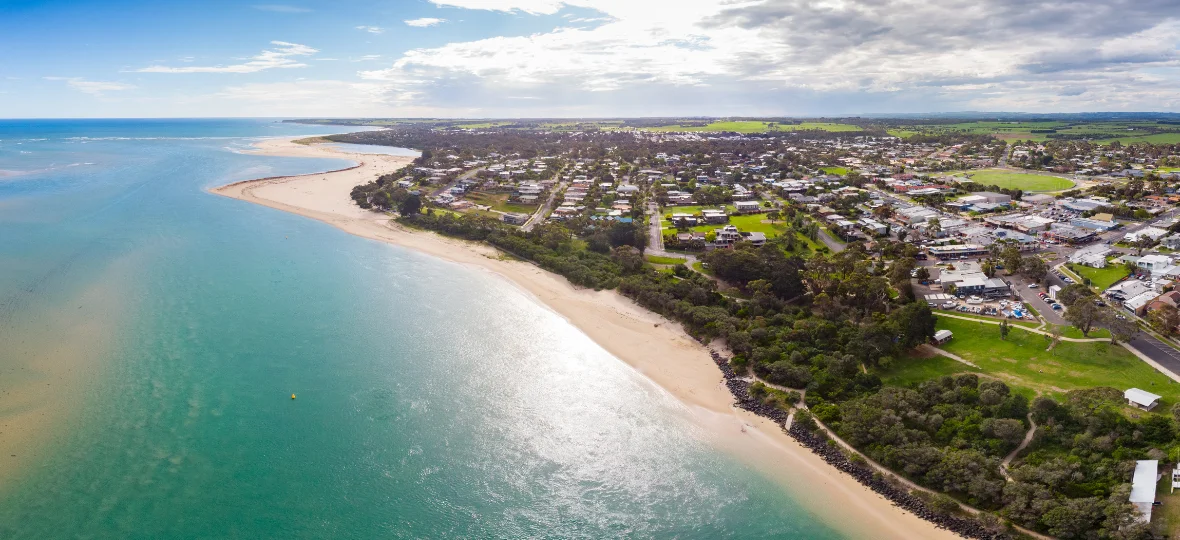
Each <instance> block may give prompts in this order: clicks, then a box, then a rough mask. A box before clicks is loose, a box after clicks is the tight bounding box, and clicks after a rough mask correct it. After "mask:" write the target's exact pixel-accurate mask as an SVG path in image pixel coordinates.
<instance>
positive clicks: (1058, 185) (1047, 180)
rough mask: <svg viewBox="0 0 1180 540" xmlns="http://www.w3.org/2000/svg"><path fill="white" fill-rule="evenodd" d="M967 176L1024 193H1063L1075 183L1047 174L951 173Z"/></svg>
mask: <svg viewBox="0 0 1180 540" xmlns="http://www.w3.org/2000/svg"><path fill="white" fill-rule="evenodd" d="M951 174H955V175H958V176H966V177H968V178H969V179H970V180H971V181H972V182H975V183H977V184H983V185H988V186H999V187H1001V188H1006V189H1023V190H1024V191H1061V190H1065V189H1069V188H1072V187H1073V186H1074V183H1073V181H1071V180H1069V179H1067V178H1061V177H1060V176H1049V175H1045V174H1029V173H1018V172H1009V171H999V170H986V169H985V170H978V171H960V172H956V173H951Z"/></svg>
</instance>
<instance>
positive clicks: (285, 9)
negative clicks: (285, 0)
mask: <svg viewBox="0 0 1180 540" xmlns="http://www.w3.org/2000/svg"><path fill="white" fill-rule="evenodd" d="M252 7H253V8H254V9H257V10H259V11H273V12H275V13H310V12H311V10H310V9H307V8H305V7H298V6H288V5H284V4H261V5H256V6H252Z"/></svg>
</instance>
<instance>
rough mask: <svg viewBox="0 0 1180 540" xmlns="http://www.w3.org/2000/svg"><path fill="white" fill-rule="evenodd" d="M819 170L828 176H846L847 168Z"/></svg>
mask: <svg viewBox="0 0 1180 540" xmlns="http://www.w3.org/2000/svg"><path fill="white" fill-rule="evenodd" d="M820 170H821V171H823V172H826V173H828V174H838V175H840V176H844V175H846V174H848V167H824V168H822V169H820Z"/></svg>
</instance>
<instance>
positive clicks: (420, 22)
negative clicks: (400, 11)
mask: <svg viewBox="0 0 1180 540" xmlns="http://www.w3.org/2000/svg"><path fill="white" fill-rule="evenodd" d="M404 22H405V23H406V24H407V25H410V26H416V27H418V28H426V27H428V26H435V25H437V24H442V23H445V22H447V20H446V19H436V18H434V17H422V18H421V19H410V20H408V21H404Z"/></svg>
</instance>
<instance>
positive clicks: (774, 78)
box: [0, 0, 1180, 118]
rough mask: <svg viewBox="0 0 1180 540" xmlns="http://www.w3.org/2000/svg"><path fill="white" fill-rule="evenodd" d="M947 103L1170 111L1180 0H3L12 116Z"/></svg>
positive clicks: (1, 64)
mask: <svg viewBox="0 0 1180 540" xmlns="http://www.w3.org/2000/svg"><path fill="white" fill-rule="evenodd" d="M272 2H273V3H272ZM950 111H1012V112H1016V111H1021V112H1039V113H1046V112H1090V111H1168V112H1178V111H1180V0H1135V1H1132V0H1073V1H1055V2H1037V1H1032V2H1030V1H1025V0H940V1H938V2H930V1H914V0H867V1H848V0H817V1H803V0H384V1H376V0H332V1H314V0H300V1H291V2H286V1H283V0H257V3H254V2H252V0H238V1H222V0H201V1H191V2H177V1H170V0H165V1H159V0H156V1H150V2H149V1H137V0H104V1H101V2H100V1H91V0H70V1H63V0H53V1H33V0H0V117H3V118H30V117H32V118H51V117H210V116H212V117H227V116H248V117H292V116H300V117H366V116H380V117H465V118H507V117H620V116H629V117H635V116H825V115H826V116H838V115H855V114H862V113H922V112H950Z"/></svg>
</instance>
